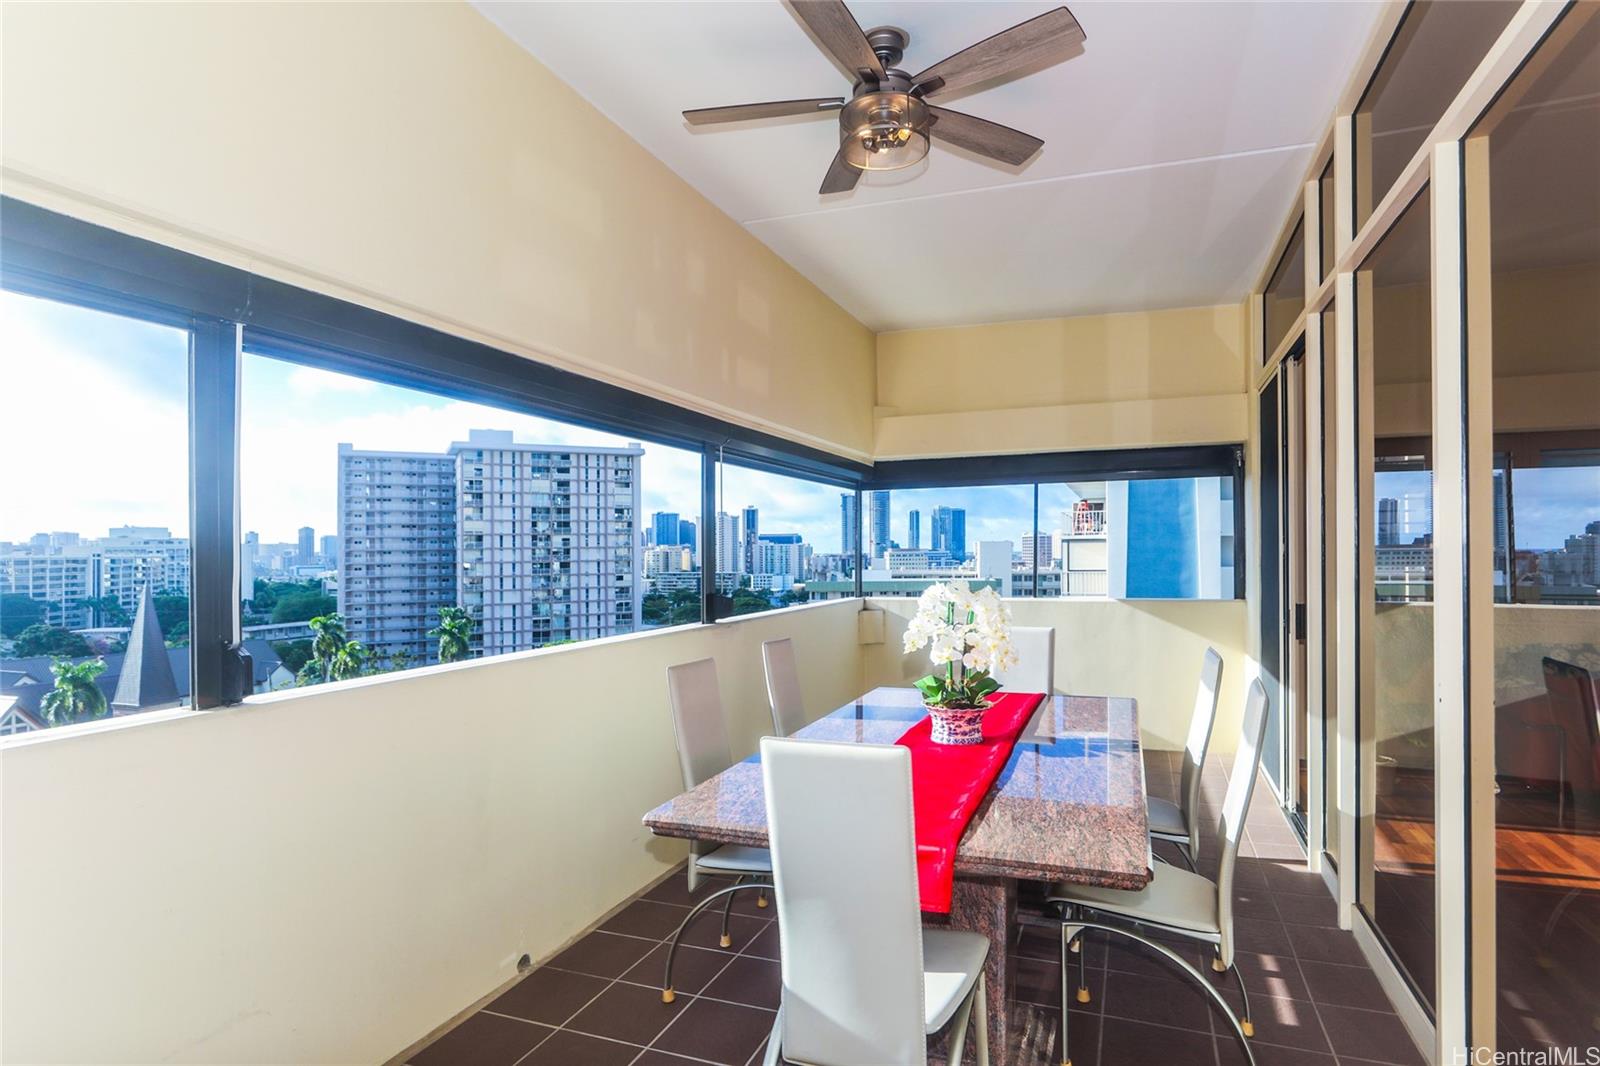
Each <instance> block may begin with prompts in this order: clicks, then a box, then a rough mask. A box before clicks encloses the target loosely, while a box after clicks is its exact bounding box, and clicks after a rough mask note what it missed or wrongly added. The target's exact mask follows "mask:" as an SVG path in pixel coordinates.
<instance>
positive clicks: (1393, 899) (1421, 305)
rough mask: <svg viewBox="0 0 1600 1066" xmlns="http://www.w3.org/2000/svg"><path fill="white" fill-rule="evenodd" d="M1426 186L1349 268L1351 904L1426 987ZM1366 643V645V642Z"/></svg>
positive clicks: (1429, 684)
mask: <svg viewBox="0 0 1600 1066" xmlns="http://www.w3.org/2000/svg"><path fill="white" fill-rule="evenodd" d="M1429 285H1430V271H1429V233H1428V193H1427V191H1426V190H1424V192H1423V193H1422V194H1421V195H1420V196H1419V197H1418V198H1417V200H1416V201H1415V202H1413V203H1412V204H1411V206H1410V207H1409V208H1408V209H1407V210H1406V213H1405V214H1404V215H1403V216H1402V217H1401V218H1400V220H1399V221H1398V222H1397V223H1396V224H1395V227H1394V229H1392V230H1391V231H1390V232H1389V233H1388V235H1387V236H1385V237H1384V239H1383V241H1382V242H1381V243H1380V244H1379V245H1378V247H1377V249H1376V250H1375V251H1374V252H1373V254H1372V255H1371V257H1370V258H1369V259H1368V260H1367V261H1366V262H1365V263H1364V264H1362V268H1361V270H1360V271H1358V272H1357V275H1356V292H1357V297H1358V307H1357V314H1358V320H1357V322H1358V328H1357V333H1356V339H1357V344H1358V345H1359V350H1358V352H1357V357H1358V359H1360V360H1361V361H1362V362H1363V364H1364V367H1363V376H1364V378H1366V379H1368V380H1367V383H1366V385H1365V386H1364V389H1363V399H1362V401H1361V403H1360V404H1359V405H1358V406H1359V407H1360V409H1361V412H1362V414H1361V426H1360V432H1361V438H1360V439H1361V443H1362V445H1363V450H1364V451H1365V450H1366V449H1370V451H1366V454H1368V455H1370V456H1371V464H1372V465H1371V476H1372V489H1371V494H1370V495H1369V496H1368V497H1367V498H1366V499H1365V500H1363V501H1362V502H1363V504H1364V505H1365V506H1367V507H1370V508H1372V512H1371V515H1370V517H1369V518H1367V519H1366V520H1364V521H1363V522H1362V533H1363V537H1362V540H1363V543H1362V544H1361V548H1360V550H1361V552H1362V566H1363V572H1365V573H1370V574H1371V575H1372V582H1373V584H1372V586H1371V587H1370V588H1368V589H1367V590H1365V595H1366V596H1367V597H1368V604H1369V606H1368V608H1367V609H1366V610H1365V611H1364V612H1363V613H1362V615H1361V617H1362V618H1363V619H1364V620H1370V621H1369V622H1368V624H1370V625H1371V627H1372V631H1371V632H1370V633H1365V634H1363V637H1362V640H1361V644H1360V646H1361V648H1362V654H1363V656H1364V657H1367V658H1368V660H1369V661H1366V662H1363V664H1362V673H1363V677H1364V689H1363V691H1364V692H1367V693H1370V697H1369V698H1368V699H1367V700H1364V701H1363V705H1362V706H1361V708H1360V715H1361V719H1362V722H1361V734H1362V737H1363V740H1364V741H1367V742H1368V743H1364V745H1363V750H1364V751H1365V752H1366V753H1367V755H1366V758H1367V761H1366V763H1365V765H1363V766H1362V767H1361V774H1362V775H1363V777H1364V781H1363V791H1364V793H1365V794H1366V795H1368V796H1370V797H1371V803H1372V809H1371V810H1370V811H1369V812H1366V813H1369V814H1370V815H1371V817H1370V818H1366V817H1363V819H1362V845H1361V860H1362V862H1363V864H1370V866H1368V867H1367V868H1365V869H1363V870H1362V871H1361V872H1362V874H1363V876H1362V877H1361V878H1360V879H1359V880H1360V881H1361V886H1362V889H1361V898H1360V903H1361V904H1362V905H1363V906H1364V907H1366V909H1367V911H1368V912H1369V914H1371V915H1372V917H1373V920H1374V922H1375V923H1376V924H1377V926H1378V929H1379V930H1380V931H1381V932H1382V933H1383V935H1384V936H1385V937H1386V938H1387V940H1388V942H1389V945H1390V948H1391V950H1392V951H1393V952H1394V954H1395V956H1396V958H1397V960H1398V961H1399V963H1400V965H1401V966H1402V967H1403V968H1404V969H1405V970H1406V972H1407V973H1408V974H1409V975H1410V977H1411V979H1412V980H1413V982H1415V984H1416V985H1417V987H1418V989H1419V990H1420V991H1421V993H1422V995H1423V996H1424V997H1425V998H1426V999H1427V1000H1428V1002H1430V1003H1431V1002H1432V1001H1433V995H1434V905H1433V878H1434V868H1433V861H1434V843H1433V842H1434V833H1433V820H1434V792H1433V781H1434V750H1433V605H1432V602H1431V601H1432V598H1433V597H1432V581H1433V518H1432V493H1433V474H1432V463H1431V461H1430V459H1431V455H1432V446H1433V441H1432V437H1431V433H1432V426H1431V410H1432V389H1433V381H1432V355H1431V351H1430V332H1431V331H1430V319H1429V300H1430V288H1429ZM1369 649H1370V651H1369Z"/></svg>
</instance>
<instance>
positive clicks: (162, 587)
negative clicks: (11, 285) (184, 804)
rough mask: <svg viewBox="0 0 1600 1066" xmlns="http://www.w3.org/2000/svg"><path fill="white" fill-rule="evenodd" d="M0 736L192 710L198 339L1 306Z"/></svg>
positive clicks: (62, 308)
mask: <svg viewBox="0 0 1600 1066" xmlns="http://www.w3.org/2000/svg"><path fill="white" fill-rule="evenodd" d="M0 337H3V342H0V381H3V382H4V383H5V388H6V393H7V396H8V397H9V398H10V399H11V401H12V402H10V403H7V404H6V415H5V418H4V419H0V463H3V464H4V473H3V475H0V482H3V483H4V484H5V486H6V502H5V504H4V506H0V734H4V735H8V736H9V735H16V734H19V733H27V732H32V731H33V730H36V729H43V728H48V727H51V726H59V725H68V724H72V723H75V722H82V721H89V720H93V719H98V718H105V717H108V716H111V715H126V714H134V713H137V712H140V711H149V710H156V709H159V708H166V707H177V706H183V705H185V704H187V703H189V702H190V689H191V672H190V662H189V628H190V610H189V593H190V550H189V459H188V453H189V445H188V435H187V427H188V421H189V412H188V387H189V334H188V332H187V331H186V330H183V329H177V328H173V327H171V326H167V325H157V324H155V323H152V322H147V321H141V320H138V319H134V318H127V317H123V316H121V315H114V314H107V313H104V312H101V311H96V310H89V309H86V308H84V307H79V306H75V305H72V304H67V303H61V302H58V301H55V300H47V299H41V298H37V297H34V296H27V295H22V294H19V293H15V292H0Z"/></svg>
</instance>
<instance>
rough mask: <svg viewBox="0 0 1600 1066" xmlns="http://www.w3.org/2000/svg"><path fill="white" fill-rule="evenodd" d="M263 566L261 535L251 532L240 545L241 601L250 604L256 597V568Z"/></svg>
mask: <svg viewBox="0 0 1600 1066" xmlns="http://www.w3.org/2000/svg"><path fill="white" fill-rule="evenodd" d="M260 565H261V534H260V533H257V532H255V531H254V530H251V531H250V532H248V533H246V534H245V535H244V543H243V544H241V545H239V599H241V600H243V601H245V602H249V601H250V600H253V599H255V595H256V568H257V567H259V566H260Z"/></svg>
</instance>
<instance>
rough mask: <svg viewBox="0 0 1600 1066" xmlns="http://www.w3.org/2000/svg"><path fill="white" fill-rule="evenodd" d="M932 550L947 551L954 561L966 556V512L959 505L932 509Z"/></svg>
mask: <svg viewBox="0 0 1600 1066" xmlns="http://www.w3.org/2000/svg"><path fill="white" fill-rule="evenodd" d="M933 550H934V551H943V552H949V553H950V556H951V558H953V559H955V560H956V562H958V563H959V562H960V561H961V560H963V559H965V558H966V557H967V512H966V511H965V510H963V509H962V508H960V507H935V508H934V509H933Z"/></svg>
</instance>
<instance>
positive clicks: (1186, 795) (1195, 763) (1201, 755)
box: [1178, 648, 1222, 859]
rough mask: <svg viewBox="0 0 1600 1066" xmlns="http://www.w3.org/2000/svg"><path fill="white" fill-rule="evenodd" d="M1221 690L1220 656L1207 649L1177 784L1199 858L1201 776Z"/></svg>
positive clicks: (1192, 848) (1191, 853)
mask: <svg viewBox="0 0 1600 1066" xmlns="http://www.w3.org/2000/svg"><path fill="white" fill-rule="evenodd" d="M1220 691H1222V656H1220V655H1218V654H1217V649H1215V648H1207V649H1206V654H1205V658H1204V659H1202V660H1201V662H1200V687H1199V688H1198V689H1197V690H1196V691H1195V694H1194V711H1193V713H1191V714H1190V715H1189V739H1188V740H1187V741H1185V742H1184V745H1183V777H1182V779H1181V780H1180V781H1179V782H1178V805H1179V806H1180V807H1181V808H1182V809H1183V824H1184V825H1186V826H1188V827H1189V857H1190V858H1191V859H1198V858H1199V857H1200V817H1199V815H1200V774H1201V771H1203V770H1204V769H1205V765H1206V751H1207V750H1208V749H1209V748H1210V747H1211V728H1212V726H1214V725H1215V724H1216V721H1217V694H1218V693H1219V692H1220Z"/></svg>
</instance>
